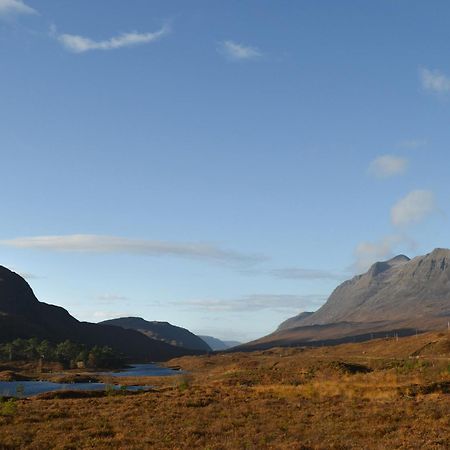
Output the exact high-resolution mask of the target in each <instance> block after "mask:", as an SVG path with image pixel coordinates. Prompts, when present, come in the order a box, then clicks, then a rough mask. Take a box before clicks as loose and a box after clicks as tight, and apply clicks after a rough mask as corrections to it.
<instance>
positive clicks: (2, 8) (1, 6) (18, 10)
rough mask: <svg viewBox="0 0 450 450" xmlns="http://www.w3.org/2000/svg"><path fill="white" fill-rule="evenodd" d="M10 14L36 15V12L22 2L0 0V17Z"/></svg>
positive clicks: (19, 0)
mask: <svg viewBox="0 0 450 450" xmlns="http://www.w3.org/2000/svg"><path fill="white" fill-rule="evenodd" d="M12 14H37V11H36V10H35V9H33V8H32V7H31V6H28V5H26V4H25V3H24V2H23V1H22V0H0V16H6V15H12Z"/></svg>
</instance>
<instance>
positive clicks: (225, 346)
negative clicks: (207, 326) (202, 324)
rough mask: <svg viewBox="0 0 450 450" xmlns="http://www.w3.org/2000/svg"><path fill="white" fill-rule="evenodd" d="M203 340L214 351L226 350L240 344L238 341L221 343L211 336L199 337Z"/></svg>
mask: <svg viewBox="0 0 450 450" xmlns="http://www.w3.org/2000/svg"><path fill="white" fill-rule="evenodd" d="M199 338H201V339H203V340H204V341H205V342H206V343H207V344H208V345H209V346H210V347H211V348H212V349H213V350H214V351H221V350H228V349H229V348H232V347H236V346H238V345H240V344H241V342H238V341H222V340H221V339H217V338H215V337H212V336H199Z"/></svg>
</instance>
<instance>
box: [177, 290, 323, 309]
mask: <svg viewBox="0 0 450 450" xmlns="http://www.w3.org/2000/svg"><path fill="white" fill-rule="evenodd" d="M325 300H326V296H323V295H291V294H261V295H258V294H253V295H248V296H245V297H242V298H237V299H228V300H227V299H199V300H186V301H183V302H182V303H181V302H177V303H174V305H177V306H181V305H183V306H184V307H186V308H189V309H198V310H201V311H209V312H251V311H263V310H272V311H283V312H286V311H292V312H298V310H299V309H304V308H309V309H311V308H312V309H317V307H318V306H320V305H321V304H322V303H323V302H324V301H325Z"/></svg>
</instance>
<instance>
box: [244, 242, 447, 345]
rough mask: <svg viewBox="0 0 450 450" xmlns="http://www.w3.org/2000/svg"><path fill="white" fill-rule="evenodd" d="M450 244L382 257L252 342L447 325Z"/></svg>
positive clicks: (363, 334) (321, 338) (295, 341)
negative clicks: (313, 305) (425, 251)
mask: <svg viewBox="0 0 450 450" xmlns="http://www.w3.org/2000/svg"><path fill="white" fill-rule="evenodd" d="M449 263H450V250H449V249H442V248H438V249H435V250H433V251H432V252H431V253H429V254H427V255H425V256H418V257H416V258H414V259H412V260H410V259H409V258H408V257H406V256H404V255H399V256H396V257H395V258H392V259H390V260H389V261H384V262H377V263H375V264H374V265H373V266H372V267H371V268H370V269H369V270H368V272H366V273H365V274H363V275H358V276H355V277H354V278H352V279H351V280H348V281H345V282H344V283H342V284H341V285H340V286H338V287H337V288H336V289H335V290H334V292H333V293H332V294H331V296H330V297H329V299H328V301H327V302H326V303H325V304H324V305H323V306H322V307H321V308H320V309H319V310H318V311H316V312H315V313H312V314H311V313H307V314H304V313H303V314H300V315H299V316H296V317H294V318H291V319H288V320H287V321H285V322H284V323H283V324H281V325H280V327H279V328H278V330H277V331H276V332H275V333H272V334H271V335H269V336H266V337H264V338H262V339H259V340H258V341H254V342H253V343H250V345H249V346H250V347H256V348H257V347H258V346H261V345H262V346H264V347H267V346H269V345H292V344H299V343H312V342H316V343H317V342H327V343H330V342H334V341H336V342H343V341H346V340H364V339H368V338H370V337H373V336H381V335H383V334H386V333H387V332H395V333H398V334H400V335H402V334H411V333H415V332H416V331H423V330H435V329H443V328H445V327H447V321H448V319H449V317H450V266H449Z"/></svg>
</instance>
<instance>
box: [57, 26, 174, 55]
mask: <svg viewBox="0 0 450 450" xmlns="http://www.w3.org/2000/svg"><path fill="white" fill-rule="evenodd" d="M169 33H170V28H169V27H168V26H164V27H163V28H161V29H160V30H158V31H155V32H152V33H137V32H131V33H122V34H120V35H118V36H115V37H112V38H110V39H106V40H102V41H95V40H93V39H91V38H88V37H84V36H79V35H76V34H59V35H57V36H56V38H57V39H58V41H59V42H60V43H61V44H62V45H63V46H64V47H65V48H66V49H67V50H69V51H71V52H74V53H85V52H88V51H92V50H115V49H119V48H124V47H131V46H135V45H142V44H149V43H151V42H155V41H157V40H159V39H161V38H162V37H164V36H166V35H167V34H169Z"/></svg>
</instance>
